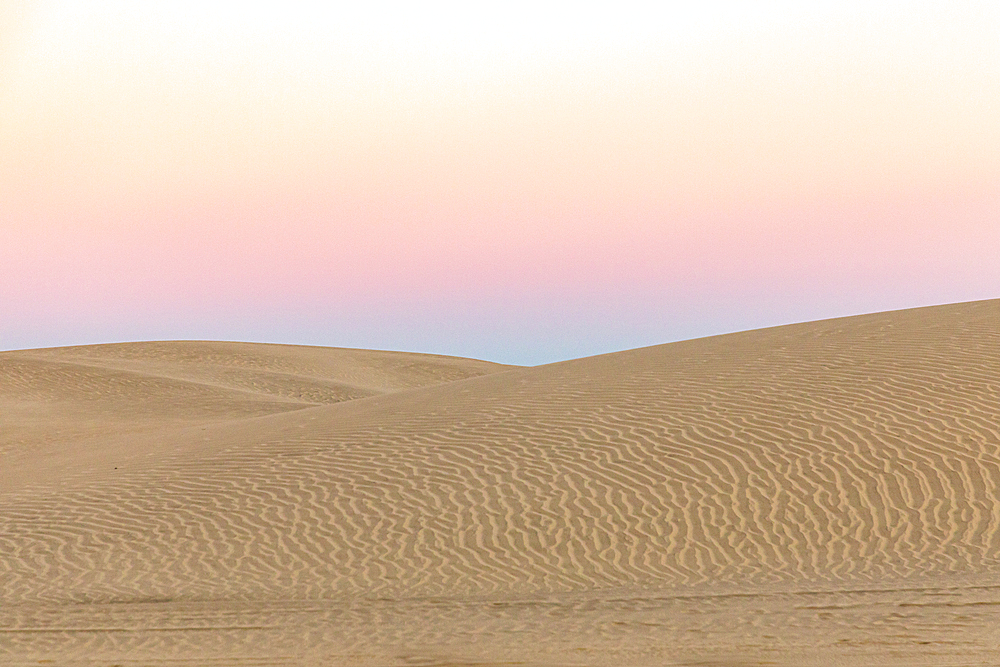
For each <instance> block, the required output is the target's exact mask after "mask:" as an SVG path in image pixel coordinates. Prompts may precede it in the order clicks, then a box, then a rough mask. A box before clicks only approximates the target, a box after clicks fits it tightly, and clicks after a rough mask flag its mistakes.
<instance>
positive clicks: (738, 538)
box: [0, 301, 1000, 666]
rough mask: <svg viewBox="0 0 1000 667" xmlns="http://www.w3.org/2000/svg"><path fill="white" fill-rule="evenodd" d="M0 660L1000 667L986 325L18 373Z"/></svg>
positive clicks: (55, 364)
mask: <svg viewBox="0 0 1000 667" xmlns="http://www.w3.org/2000/svg"><path fill="white" fill-rule="evenodd" d="M0 401H2V402H0V410H2V412H0V429H2V430H0V456H2V457H3V458H2V461H3V466H2V468H3V469H2V477H0V662H2V663H3V664H7V663H10V664H33V665H35V664H39V661H42V660H51V661H55V662H56V663H58V664H81V665H107V664H121V665H125V664H142V665H147V664H148V665H153V664H178V663H180V664H199V665H201V664H213V665H214V664H226V665H228V664H253V665H260V664H310V665H312V664H315V665H341V664H345V665H346V664H358V665H397V664H398V665H460V664H461V665H472V664H475V665H495V664H525V665H549V664H552V665H616V666H620V665H669V664H701V665H764V664H778V665H785V664H787V665H800V664H831V665H841V664H859V665H861V664H864V665H870V664H873V662H874V663H877V664H899V665H968V664H977V665H978V664H998V663H1000V302H997V301H986V302H976V303H967V304H958V305H952V306H939V307H934V308H923V309H916V310H908V311H899V312H892V313H882V314H876V315H866V316H860V317H852V318H844V319H837V320H828V321H823V322H814V323H808V324H800V325H793V326H785V327H778V328H773V329H765V330H759V331H750V332H745V333H739V334H730V335H725V336H717V337H712V338H705V339H700V340H694V341H687V342H682V343H673V344H669V345H661V346H656V347H651V348H644V349H639V350H631V351H627V352H620V353H615V354H609V355H603V356H598V357H591V358H586V359H579V360H575V361H568V362H562V363H558V364H551V365H548V366H540V367H536V368H513V367H505V366H498V365H495V364H489V363H486V362H478V361H472V360H465V359H454V358H449V357H439V356H431V355H416V354H402V353H387V352H367V351H358V350H339V349H323V348H306V347H291V346H288V347H286V346H272V345H253V344H237V343H185V342H175V343H136V344H121V345H107V346H88V347H76V348H60V349H51V350H32V351H24V352H7V353H0Z"/></svg>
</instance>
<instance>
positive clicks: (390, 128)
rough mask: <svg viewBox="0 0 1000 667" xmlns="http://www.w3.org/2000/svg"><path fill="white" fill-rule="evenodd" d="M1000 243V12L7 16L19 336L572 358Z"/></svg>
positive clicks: (920, 287) (947, 273)
mask: <svg viewBox="0 0 1000 667" xmlns="http://www.w3.org/2000/svg"><path fill="white" fill-rule="evenodd" d="M998 249H1000V3H997V2H996V1H995V0H990V1H987V2H972V1H964V0H950V1H948V2H921V1H920V0H909V1H907V2H888V1H883V0H868V1H866V2H853V1H852V0H840V1H837V2H821V1H818V0H817V1H808V0H803V1H800V2H790V1H786V2H778V1H772V2H749V1H746V2H705V3H691V2H671V1H664V2H657V3H652V2H641V3H629V2H622V1H621V0H619V1H615V2H585V1H584V2H545V1H544V0H541V1H539V0H535V1H532V2H519V1H517V0H515V1H505V2H475V3H469V2H420V1H419V0H417V1H411V2H380V1H378V0H375V1H372V2H366V3H356V2H350V3H346V2H345V3H339V2H335V1H327V2H297V1H295V0H282V1H280V2H253V1H252V0H245V1H241V2H218V1H214V0H199V1H198V2H193V1H192V2H189V1H186V0H174V1H172V2H159V1H157V2H146V1H143V0H129V1H121V2H119V1H111V0H106V1H98V0H65V1H37V2H35V1H30V0H0V349H20V348H33V347H47V346H54V345H72V344H86V343H100V342H115V341H128V340H176V339H215V340H249V341H261V342H278V343H295V344H309V345H329V346H337V347H362V348H378V349H398V350H411V351H418V352H434V353H440V354H453V355H459V356H472V357H478V358H484V359H490V360H494V361H501V362H507V363H519V364H539V363H546V362H552V361H558V360H562V359H568V358H575V357H581V356H587V355H592V354H599V353H604V352H610V351H615V350H621V349H628V348H633V347H639V346H644V345H653V344H658V343H664V342H669V341H674V340H681V339H686V338H694V337H699V336H706V335H712V334H717V333H724V332H729V331H739V330H745V329H751V328H758V327H763V326H772V325H778V324H785V323H791V322H797V321H806V320H813V319H820V318H827V317H838V316H843V315H851V314H857V313H863V312H875V311H881V310H889V309H897V308H907V307H915V306H923V305H932V304H937V303H948V302H957V301H968V300H975V299H987V298H995V297H1000V261H998V260H997V259H996V258H997V256H998V254H1000V253H998Z"/></svg>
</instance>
